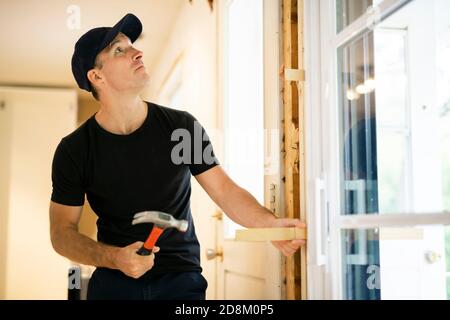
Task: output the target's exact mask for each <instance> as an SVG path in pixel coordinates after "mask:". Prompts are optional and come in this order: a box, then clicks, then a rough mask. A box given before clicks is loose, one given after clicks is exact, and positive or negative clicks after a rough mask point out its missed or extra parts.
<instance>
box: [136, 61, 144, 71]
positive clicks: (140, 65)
mask: <svg viewBox="0 0 450 320" xmlns="http://www.w3.org/2000/svg"><path fill="white" fill-rule="evenodd" d="M142 67H144V64H143V63H140V64H139V65H138V66H137V67H136V68H135V69H134V71H136V70H138V69H140V68H142Z"/></svg>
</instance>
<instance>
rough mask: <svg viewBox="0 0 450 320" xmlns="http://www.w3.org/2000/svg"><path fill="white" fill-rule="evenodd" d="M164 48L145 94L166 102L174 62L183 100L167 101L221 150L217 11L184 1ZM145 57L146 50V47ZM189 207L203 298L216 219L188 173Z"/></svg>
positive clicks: (210, 294)
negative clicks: (193, 119)
mask: <svg viewBox="0 0 450 320" xmlns="http://www.w3.org/2000/svg"><path fill="white" fill-rule="evenodd" d="M175 23H176V24H175V26H174V29H173V32H172V35H171V37H170V38H169V41H168V42H167V46H166V48H165V49H164V50H163V51H162V52H161V56H160V59H159V61H158V62H157V63H156V65H155V70H154V72H153V73H152V74H150V78H151V82H150V87H149V89H148V90H147V91H146V92H145V94H144V97H146V98H148V99H149V100H151V101H153V102H156V103H161V104H165V103H166V101H165V99H164V97H162V96H161V90H162V89H163V88H164V84H165V81H166V79H167V78H168V77H169V74H170V72H171V70H173V67H174V64H175V63H179V64H180V68H181V81H182V82H181V83H182V85H181V103H180V105H176V106H170V107H173V108H175V109H182V110H187V111H189V112H190V113H192V114H193V115H194V116H195V117H196V118H197V119H198V120H199V121H200V123H201V124H202V125H203V126H204V127H205V128H206V129H207V131H208V133H209V134H210V137H211V139H212V140H213V145H214V149H215V151H216V152H218V153H219V160H221V157H220V146H219V141H218V139H215V137H214V135H213V129H215V128H216V127H217V112H216V111H217V109H216V92H217V90H216V82H217V80H216V12H211V10H210V8H209V5H208V2H207V1H193V3H192V4H189V2H188V1H185V5H184V6H183V8H182V10H181V12H180V15H179V17H178V18H177V19H176V21H175ZM144 59H145V52H144ZM191 208H192V213H193V217H194V222H195V226H196V230H197V236H198V237H199V241H200V245H201V250H202V251H201V262H202V267H203V269H204V272H203V275H204V276H205V277H206V278H207V280H208V281H209V288H208V291H207V298H208V299H212V298H215V281H214V279H215V276H216V272H215V268H216V261H215V260H212V261H207V260H206V257H205V250H206V249H207V248H214V247H215V245H216V239H215V231H214V230H215V227H216V226H215V221H214V219H213V218H212V217H211V215H212V214H214V211H215V208H216V206H215V204H214V203H213V201H212V200H211V199H210V198H209V196H208V195H207V194H206V192H205V191H204V190H203V189H202V188H201V187H200V186H199V184H198V183H197V181H196V180H195V179H194V178H193V179H192V196H191Z"/></svg>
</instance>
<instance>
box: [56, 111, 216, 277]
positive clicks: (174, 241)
mask: <svg viewBox="0 0 450 320" xmlns="http://www.w3.org/2000/svg"><path fill="white" fill-rule="evenodd" d="M147 106H148V112H147V117H146V120H145V121H144V123H143V124H142V126H141V127H139V128H138V129H137V130H136V131H134V132H132V133H131V134H128V135H117V134H113V133H111V132H108V131H106V130H105V129H103V128H102V127H101V126H100V125H99V124H98V122H97V121H96V120H95V115H94V116H92V117H91V118H90V119H88V120H87V121H86V122H85V123H83V124H82V125H81V126H80V127H79V128H78V129H77V130H75V131H74V132H72V133H71V134H69V135H68V136H66V137H64V138H63V139H62V140H61V142H60V143H59V145H58V147H57V149H56V151H55V155H54V158H53V164H52V182H53V193H52V197H51V199H52V201H54V202H56V203H60V204H64V205H68V206H81V205H83V204H84V198H85V195H86V197H87V199H88V201H89V204H90V206H91V207H92V209H93V211H94V212H95V213H96V214H97V216H98V220H97V239H98V241H99V242H102V243H106V244H110V245H114V246H119V247H124V246H127V245H129V244H131V243H133V242H135V241H145V240H146V238H147V237H148V235H149V233H150V231H151V228H152V226H153V225H152V224H139V225H135V226H133V225H132V224H131V221H132V219H133V215H134V214H135V213H137V212H140V211H146V210H157V211H162V212H166V213H169V214H172V215H173V216H174V217H175V218H177V219H186V220H188V222H189V228H188V230H187V231H186V232H185V233H183V232H180V231H178V230H176V229H167V230H165V231H164V232H163V234H162V235H161V236H160V238H159V239H158V241H157V243H156V245H157V246H159V247H160V248H161V250H160V252H159V253H158V254H157V255H156V258H155V265H154V267H153V268H152V269H151V270H150V271H149V272H150V273H159V272H169V271H194V270H199V271H201V267H200V246H199V242H198V240H197V236H196V234H195V228H194V223H193V219H192V215H191V209H190V195H191V183H190V179H191V174H192V175H194V176H195V175H198V174H200V173H203V172H205V171H207V170H208V169H210V168H212V167H214V166H216V165H217V164H218V160H217V158H216V157H215V156H214V152H213V150H212V146H211V143H210V141H209V138H208V136H207V135H206V132H205V130H204V128H203V127H201V125H200V124H199V123H198V122H197V120H196V119H195V118H194V117H193V116H192V115H191V114H190V113H188V112H185V111H179V110H175V109H171V108H167V107H163V106H160V105H157V104H154V103H150V102H147ZM199 128H200V131H199ZM177 129H182V130H181V131H182V132H188V133H189V134H190V137H191V138H192V139H191V140H190V141H189V140H184V142H186V141H187V142H188V143H189V144H190V147H191V148H185V149H184V150H181V151H180V148H179V146H180V142H181V141H182V140H183V139H182V138H181V136H182V135H180V134H178V135H175V136H176V137H178V138H173V137H172V134H173V132H174V131H175V130H177ZM178 131H180V130H177V132H178ZM199 132H201V135H202V136H203V137H200V139H201V140H198V139H199V137H198V136H199ZM195 141H197V142H195ZM198 141H201V142H198ZM176 146H178V147H176ZM199 146H200V147H201V150H200V151H201V152H205V153H207V152H209V155H210V157H209V159H208V157H206V158H205V159H204V158H203V157H202V158H201V159H199V158H198V157H196V159H194V158H195V157H194V153H195V152H196V155H197V156H198V154H199V153H198V150H199V149H200V148H199ZM174 147H175V150H176V151H178V152H175V154H177V153H179V155H180V156H183V159H185V160H187V159H188V158H191V161H183V162H181V163H180V161H178V160H176V161H175V163H174V161H172V156H173V150H174ZM189 149H190V150H189ZM188 153H190V155H191V157H186V156H188ZM211 159H213V161H211ZM199 160H200V161H199ZM176 163H179V164H176Z"/></svg>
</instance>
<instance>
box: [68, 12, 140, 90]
mask: <svg viewBox="0 0 450 320" xmlns="http://www.w3.org/2000/svg"><path fill="white" fill-rule="evenodd" d="M119 32H122V33H123V34H124V35H126V36H127V37H128V38H129V39H130V41H131V43H133V42H134V41H136V39H137V38H138V37H139V35H140V34H141V32H142V23H141V21H140V20H139V19H138V17H136V16H135V15H134V14H131V13H128V14H127V15H125V16H124V17H123V18H122V19H120V21H119V22H117V23H116V25H115V26H114V27H112V28H110V27H100V28H94V29H91V30H89V31H88V32H86V33H85V34H84V35H82V36H81V37H80V39H78V41H77V43H76V44H75V50H74V52H73V56H72V73H73V76H74V78H75V80H76V81H77V84H78V87H80V88H81V89H84V90H86V91H89V92H91V91H92V90H91V83H90V82H89V80H88V78H87V72H88V71H89V70H91V69H92V68H94V64H95V57H97V55H98V54H99V53H100V51H102V50H103V49H105V48H106V47H107V46H108V45H109V44H110V43H111V42H112V41H113V40H114V38H115V37H116V36H117V35H118V34H119Z"/></svg>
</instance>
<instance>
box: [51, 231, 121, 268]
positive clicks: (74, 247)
mask: <svg viewBox="0 0 450 320" xmlns="http://www.w3.org/2000/svg"><path fill="white" fill-rule="evenodd" d="M52 244H53V248H54V249H55V251H56V252H58V253H59V254H60V255H62V256H64V257H66V258H68V259H70V260H72V261H75V262H78V263H81V264H85V265H90V266H95V267H106V268H111V269H115V268H116V265H115V262H114V257H115V255H116V253H117V250H118V249H119V248H116V247H113V246H109V245H106V244H102V243H100V242H97V241H94V240H92V239H90V238H89V237H86V236H85V235H82V234H81V233H79V232H78V230H77V229H75V228H72V227H64V228H60V230H58V231H53V232H52Z"/></svg>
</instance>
